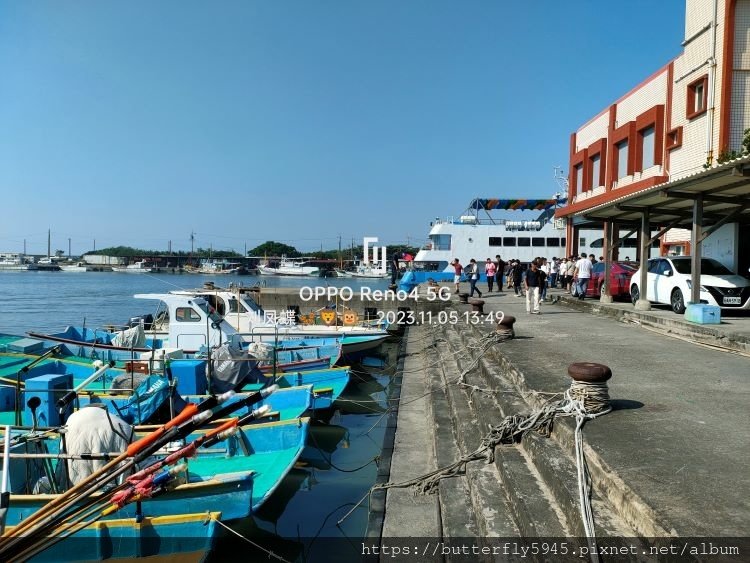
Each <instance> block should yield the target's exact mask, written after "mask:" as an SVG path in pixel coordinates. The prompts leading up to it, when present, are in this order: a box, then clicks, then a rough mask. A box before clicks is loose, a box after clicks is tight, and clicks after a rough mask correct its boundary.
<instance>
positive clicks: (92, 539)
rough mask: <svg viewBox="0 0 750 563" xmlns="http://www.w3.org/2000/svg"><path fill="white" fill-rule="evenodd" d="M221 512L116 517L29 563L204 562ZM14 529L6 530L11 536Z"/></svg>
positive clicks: (87, 530)
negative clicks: (140, 517)
mask: <svg viewBox="0 0 750 563" xmlns="http://www.w3.org/2000/svg"><path fill="white" fill-rule="evenodd" d="M221 519H222V514H221V512H216V511H206V512H200V513H198V514H184V513H180V514H171V515H168V516H156V517H153V516H144V517H143V518H142V519H138V520H137V519H135V518H116V519H112V520H101V521H98V522H91V524H90V525H88V526H86V527H85V528H83V529H82V530H80V531H79V532H77V533H76V534H75V535H74V536H73V537H71V538H70V539H69V540H62V541H60V542H58V543H54V544H50V545H49V547H48V548H46V549H45V550H44V551H42V552H41V553H39V554H37V555H36V556H34V557H33V558H32V559H31V561H33V562H35V563H67V562H71V563H75V562H78V561H118V560H124V561H132V560H134V559H136V558H137V559H139V560H146V561H148V560H150V559H151V560H164V559H165V558H169V557H172V558H175V557H179V560H180V562H181V563H182V562H191V561H196V562H198V561H204V560H205V559H206V557H207V556H208V554H209V553H210V552H211V550H213V549H214V548H215V546H216V539H217V538H218V536H219V532H220V531H221V527H220V526H219V524H218V522H219V521H220V520H221ZM13 529H14V526H8V527H7V528H6V531H7V532H8V533H9V534H12V533H13Z"/></svg>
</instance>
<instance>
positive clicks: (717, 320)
mask: <svg viewBox="0 0 750 563" xmlns="http://www.w3.org/2000/svg"><path fill="white" fill-rule="evenodd" d="M685 320H687V321H690V322H691V323H697V324H701V325H718V324H721V308H720V307H717V306H716V305H706V304H705V303H688V305H687V308H686V309H685Z"/></svg>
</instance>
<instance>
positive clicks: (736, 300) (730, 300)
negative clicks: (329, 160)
mask: <svg viewBox="0 0 750 563" xmlns="http://www.w3.org/2000/svg"><path fill="white" fill-rule="evenodd" d="M724 305H742V298H741V297H725V298H724Z"/></svg>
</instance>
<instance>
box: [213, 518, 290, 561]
mask: <svg viewBox="0 0 750 563" xmlns="http://www.w3.org/2000/svg"><path fill="white" fill-rule="evenodd" d="M214 522H216V523H217V524H219V525H220V526H222V527H223V528H224V529H225V530H227V531H229V532H231V533H233V534H234V535H235V536H237V537H238V538H241V539H243V540H245V541H246V542H247V543H249V544H250V545H252V546H253V547H256V548H257V549H260V550H261V551H263V552H264V553H266V555H268V557H269V558H271V557H273V558H274V559H277V560H279V561H282V562H283V563H291V562H290V561H288V560H286V559H284V558H283V557H281V556H280V555H276V554H275V553H274V552H273V551H271V550H270V549H266V548H265V547H263V546H262V545H258V544H257V543H255V542H254V541H252V540H251V539H249V538H247V537H245V536H243V535H242V534H240V533H239V532H238V531H237V530H233V529H232V528H230V527H229V526H227V525H226V524H225V523H224V522H222V521H221V520H219V519H215V520H214Z"/></svg>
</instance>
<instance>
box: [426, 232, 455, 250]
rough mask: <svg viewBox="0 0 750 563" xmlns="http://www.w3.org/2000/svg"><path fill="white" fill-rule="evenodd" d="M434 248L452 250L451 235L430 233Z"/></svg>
mask: <svg viewBox="0 0 750 563" xmlns="http://www.w3.org/2000/svg"><path fill="white" fill-rule="evenodd" d="M430 240H431V241H432V250H450V249H451V235H430Z"/></svg>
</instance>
